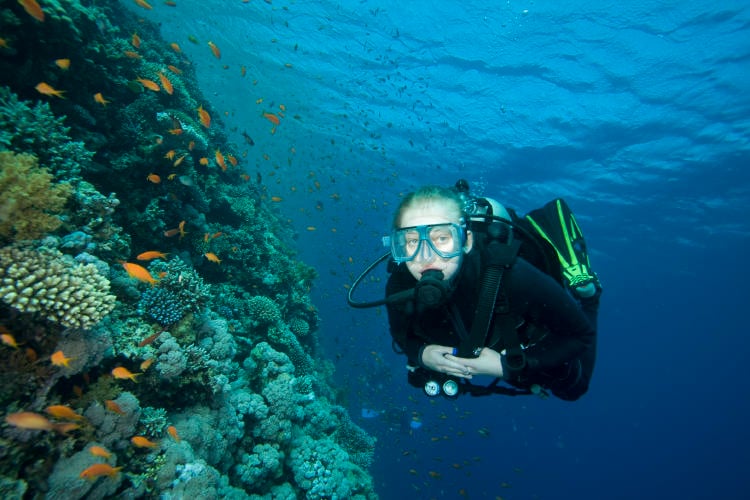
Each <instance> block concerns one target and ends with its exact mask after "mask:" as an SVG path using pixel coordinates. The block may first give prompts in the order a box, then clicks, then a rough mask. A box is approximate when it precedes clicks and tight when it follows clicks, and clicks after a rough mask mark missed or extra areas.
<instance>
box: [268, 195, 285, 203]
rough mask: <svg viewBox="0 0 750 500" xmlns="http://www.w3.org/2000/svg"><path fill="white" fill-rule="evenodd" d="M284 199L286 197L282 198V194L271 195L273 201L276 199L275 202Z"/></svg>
mask: <svg viewBox="0 0 750 500" xmlns="http://www.w3.org/2000/svg"><path fill="white" fill-rule="evenodd" d="M283 199H284V198H282V197H281V196H271V201H274V202H279V201H281V200H283Z"/></svg>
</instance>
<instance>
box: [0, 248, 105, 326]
mask: <svg viewBox="0 0 750 500" xmlns="http://www.w3.org/2000/svg"><path fill="white" fill-rule="evenodd" d="M0 299H1V300H2V301H3V302H5V303H6V304H8V305H10V306H12V307H14V308H16V309H18V310H19V311H21V312H25V313H41V314H42V315H44V316H45V317H46V318H47V319H49V320H50V321H53V322H55V323H59V324H61V325H63V326H66V327H73V328H89V327H91V326H93V325H95V324H96V323H98V322H99V321H100V320H101V319H102V318H103V317H104V316H106V315H107V314H109V312H110V311H111V310H112V308H113V307H114V305H115V296H114V295H110V294H109V280H108V279H107V278H105V277H104V276H102V275H101V274H99V272H98V271H97V268H96V266H95V265H93V264H85V265H84V264H75V263H73V262H71V261H68V260H66V259H64V258H63V255H62V254H61V253H60V252H58V251H57V250H46V251H44V252H41V251H37V250H34V249H32V248H29V247H22V246H18V245H11V246H7V247H3V248H0Z"/></svg>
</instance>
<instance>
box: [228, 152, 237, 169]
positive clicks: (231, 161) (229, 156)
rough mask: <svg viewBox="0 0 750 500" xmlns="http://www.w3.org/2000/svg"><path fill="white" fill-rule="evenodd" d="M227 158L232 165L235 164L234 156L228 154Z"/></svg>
mask: <svg viewBox="0 0 750 500" xmlns="http://www.w3.org/2000/svg"><path fill="white" fill-rule="evenodd" d="M227 160H229V163H231V164H232V166H233V167H236V166H237V158H235V157H234V156H232V155H230V154H228V155H227Z"/></svg>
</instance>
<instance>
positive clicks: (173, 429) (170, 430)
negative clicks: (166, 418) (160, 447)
mask: <svg viewBox="0 0 750 500" xmlns="http://www.w3.org/2000/svg"><path fill="white" fill-rule="evenodd" d="M167 432H168V433H169V435H170V436H172V439H174V440H175V441H177V442H178V443H179V442H180V441H181V439H180V435H179V434H177V428H176V427H175V426H174V425H170V426H169V427H167Z"/></svg>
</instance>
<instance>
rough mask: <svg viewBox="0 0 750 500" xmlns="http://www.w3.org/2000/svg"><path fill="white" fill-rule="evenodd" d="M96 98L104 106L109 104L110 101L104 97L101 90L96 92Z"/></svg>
mask: <svg viewBox="0 0 750 500" xmlns="http://www.w3.org/2000/svg"><path fill="white" fill-rule="evenodd" d="M94 100H95V101H96V102H98V103H99V104H101V105H102V106H104V107H106V106H107V104H109V101H108V100H106V99H105V98H104V96H103V95H102V93H101V92H97V93H96V94H94Z"/></svg>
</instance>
